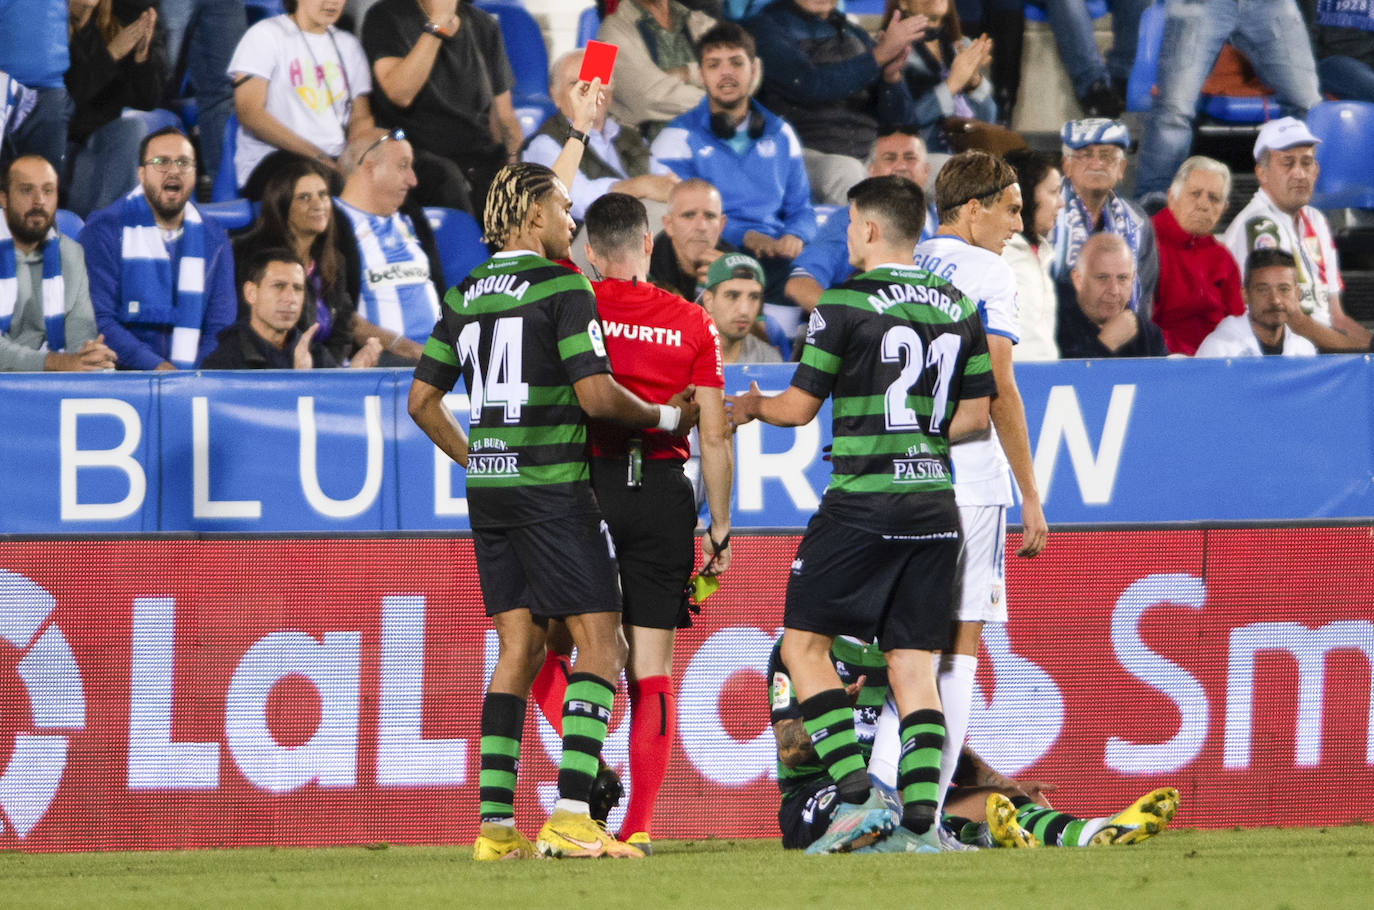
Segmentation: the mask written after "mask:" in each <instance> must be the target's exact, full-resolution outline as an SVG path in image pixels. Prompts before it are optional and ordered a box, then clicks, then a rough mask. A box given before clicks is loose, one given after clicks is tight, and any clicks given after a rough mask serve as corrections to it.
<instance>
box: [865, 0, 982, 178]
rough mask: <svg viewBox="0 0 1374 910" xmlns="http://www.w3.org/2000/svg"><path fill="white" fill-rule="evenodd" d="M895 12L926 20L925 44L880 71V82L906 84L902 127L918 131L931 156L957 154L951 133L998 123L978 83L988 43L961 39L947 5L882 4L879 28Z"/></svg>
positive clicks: (935, 1)
mask: <svg viewBox="0 0 1374 910" xmlns="http://www.w3.org/2000/svg"><path fill="white" fill-rule="evenodd" d="M898 11H900V12H901V14H902V17H903V18H909V17H911V16H925V17H926V19H927V20H928V21H929V23H930V24H929V25H928V26H927V29H926V40H925V41H920V42H917V43H915V44H913V45H912V46H911V50H910V51H909V52H908V53H907V56H906V59H905V60H903V61H901V62H900V63H895V64H893V65H891V66H890V67H889V68H888V69H885V70H884V71H883V78H884V79H887V80H888V81H889V82H896V81H897V80H898V79H905V80H906V85H907V88H908V89H909V90H910V91H911V97H912V98H914V99H915V105H914V107H913V109H912V110H911V111H910V112H909V114H908V122H907V123H906V124H905V125H906V126H907V127H908V128H910V129H915V130H919V131H920V134H921V138H922V139H924V140H925V142H926V147H927V148H928V149H930V151H932V152H951V151H962V150H963V147H960V143H959V141H958V140H957V139H956V141H954V142H951V139H950V137H949V135H948V133H949V132H950V131H954V132H961V131H963V129H964V126H965V124H966V123H967V122H968V121H977V122H979V123H985V124H991V123H994V122H995V121H996V120H997V105H996V103H995V102H994V101H993V100H992V84H991V82H990V81H989V80H988V79H985V78H983V69H984V68H985V67H986V66H987V65H988V63H989V62H991V60H992V39H991V38H989V37H988V36H987V35H980V36H979V37H977V38H975V39H973V40H969V39H967V38H965V37H964V33H963V30H962V28H961V27H960V25H959V13H958V12H957V11H956V10H955V9H954V4H953V3H952V2H951V0H887V6H886V9H885V11H884V13H883V27H884V28H886V27H887V23H888V22H890V21H891V20H892V16H893V14H894V13H896V12H898Z"/></svg>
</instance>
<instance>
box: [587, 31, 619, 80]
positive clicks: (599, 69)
mask: <svg viewBox="0 0 1374 910" xmlns="http://www.w3.org/2000/svg"><path fill="white" fill-rule="evenodd" d="M619 50H620V48H618V47H616V46H615V45H614V44H607V43H606V42H604V41H588V42H587V49H586V50H585V51H584V52H583V54H582V69H581V70H579V71H578V73H577V78H578V80H579V81H581V82H591V81H592V80H593V79H600V80H601V84H602V85H607V84H609V83H610V81H611V70H613V69H615V55H616V53H617V52H618V51H619Z"/></svg>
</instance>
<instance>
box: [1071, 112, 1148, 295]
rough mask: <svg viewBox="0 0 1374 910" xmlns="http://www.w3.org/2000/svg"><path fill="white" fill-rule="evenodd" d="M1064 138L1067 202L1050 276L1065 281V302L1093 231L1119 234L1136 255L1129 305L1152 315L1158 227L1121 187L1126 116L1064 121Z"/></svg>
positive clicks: (1127, 133) (1128, 134)
mask: <svg viewBox="0 0 1374 910" xmlns="http://www.w3.org/2000/svg"><path fill="white" fill-rule="evenodd" d="M1059 138H1060V140H1061V142H1062V144H1063V152H1064V160H1063V164H1064V184H1063V188H1062V190H1061V196H1062V198H1063V200H1064V207H1063V208H1062V209H1060V210H1059V215H1058V217H1057V218H1055V222H1054V231H1053V232H1052V233H1051V234H1050V244H1051V246H1052V247H1053V248H1054V260H1053V262H1052V263H1051V265H1050V275H1051V276H1052V277H1053V278H1054V280H1055V282H1056V284H1058V285H1059V286H1060V290H1061V293H1060V295H1059V297H1060V301H1061V302H1062V301H1063V300H1064V299H1066V297H1071V295H1070V294H1066V293H1065V291H1067V289H1068V286H1069V281H1070V278H1069V276H1070V274H1071V273H1072V272H1073V268H1074V266H1075V265H1077V264H1078V255H1079V251H1080V250H1081V249H1082V248H1083V244H1084V243H1085V242H1086V241H1087V239H1088V238H1089V237H1091V236H1092V235H1093V234H1101V233H1107V234H1116V235H1118V236H1120V237H1121V239H1122V240H1124V241H1126V246H1127V247H1128V248H1129V249H1130V251H1131V256H1132V257H1133V258H1134V259H1135V278H1134V282H1133V284H1132V286H1131V299H1130V303H1129V307H1130V309H1131V310H1132V312H1138V313H1140V314H1141V316H1143V317H1144V318H1145V319H1149V317H1150V303H1151V301H1152V300H1154V294H1155V284H1156V283H1157V282H1158V281H1159V252H1158V251H1157V250H1156V249H1155V232H1154V227H1153V226H1152V225H1151V224H1150V219H1149V217H1148V216H1146V214H1145V211H1144V210H1143V209H1141V208H1140V207H1139V206H1137V205H1136V204H1135V203H1134V202H1131V201H1130V200H1128V199H1126V198H1125V197H1124V196H1122V195H1121V194H1120V193H1118V192H1117V187H1118V186H1120V184H1121V179H1122V177H1124V176H1125V175H1126V150H1127V149H1128V148H1130V146H1131V132H1130V130H1128V129H1127V128H1126V124H1124V123H1122V122H1121V121H1120V120H1107V119H1104V118H1101V117H1090V118H1087V119H1084V120H1071V121H1069V122H1068V123H1066V124H1064V129H1063V131H1062V132H1061V133H1060V135H1059ZM1061 309H1062V307H1061Z"/></svg>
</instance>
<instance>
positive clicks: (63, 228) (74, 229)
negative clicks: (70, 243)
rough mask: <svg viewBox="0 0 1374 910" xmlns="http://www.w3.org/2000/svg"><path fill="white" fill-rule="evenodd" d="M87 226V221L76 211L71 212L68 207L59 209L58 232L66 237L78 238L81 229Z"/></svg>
mask: <svg viewBox="0 0 1374 910" xmlns="http://www.w3.org/2000/svg"><path fill="white" fill-rule="evenodd" d="M85 226H86V221H85V219H83V218H82V217H81V216H80V215H78V214H77V213H76V212H69V211H67V210H66V209H58V210H57V232H58V233H59V234H61V235H62V236H64V237H70V238H72V239H73V240H75V239H76V235H77V234H80V233H81V229H82V228H83V227H85Z"/></svg>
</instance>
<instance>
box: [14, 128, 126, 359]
mask: <svg viewBox="0 0 1374 910" xmlns="http://www.w3.org/2000/svg"><path fill="white" fill-rule="evenodd" d="M0 205H3V206H4V208H5V217H4V219H3V220H0V370H3V371H30V372H37V371H39V370H62V371H69V370H70V371H76V370H112V369H114V365H115V354H114V351H112V350H110V349H109V348H108V347H106V346H105V344H104V340H103V339H102V338H100V337H98V336H97V335H96V330H95V314H94V313H93V312H92V311H91V295H90V291H89V288H88V286H87V282H86V263H85V258H84V257H83V256H82V255H81V245H80V244H78V243H77V242H76V241H75V240H72V239H71V238H68V237H63V236H62V235H61V234H59V233H58V232H57V230H56V228H54V227H53V221H54V220H55V219H56V217H57V172H56V171H54V170H53V168H52V165H50V164H49V163H48V162H47V161H46V160H44V159H43V158H41V157H39V156H38V155H25V156H23V157H20V158H16V159H15V160H14V161H12V162H10V165H9V167H8V168H6V169H5V174H4V178H3V182H0Z"/></svg>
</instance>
